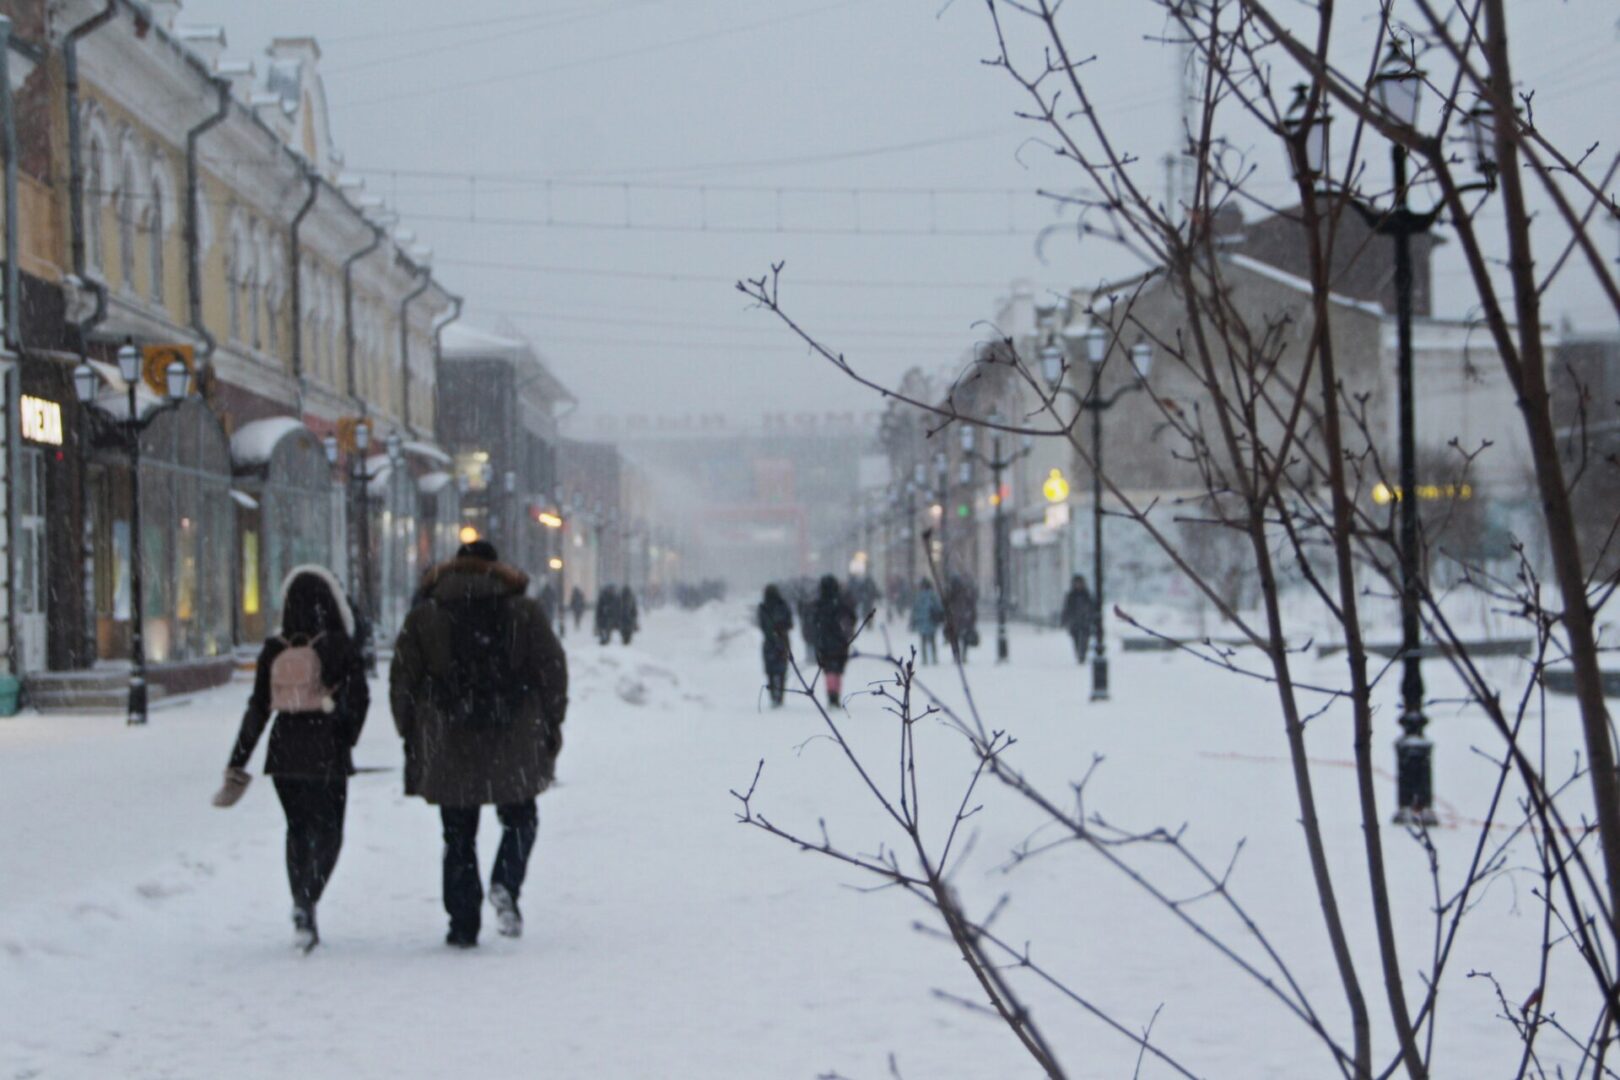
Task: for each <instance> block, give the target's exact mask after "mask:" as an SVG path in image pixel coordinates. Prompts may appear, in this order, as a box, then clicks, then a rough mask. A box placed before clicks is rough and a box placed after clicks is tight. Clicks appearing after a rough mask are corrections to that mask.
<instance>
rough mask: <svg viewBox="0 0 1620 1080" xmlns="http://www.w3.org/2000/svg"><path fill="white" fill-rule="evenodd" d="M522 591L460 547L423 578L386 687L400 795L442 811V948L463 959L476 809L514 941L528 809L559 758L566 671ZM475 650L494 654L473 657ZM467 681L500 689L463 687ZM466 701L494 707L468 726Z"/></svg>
mask: <svg viewBox="0 0 1620 1080" xmlns="http://www.w3.org/2000/svg"><path fill="white" fill-rule="evenodd" d="M528 583H529V579H528V575H527V574H525V573H524V572H523V571H522V570H519V569H518V568H516V567H513V566H509V565H507V564H506V563H502V562H500V561H499V559H498V558H497V555H496V552H495V548H494V546H493V545H491V544H490V543H488V542H487V541H483V540H479V541H475V542H473V543H470V544H463V545H462V547H461V549H460V550H459V551H458V552H457V553H456V557H455V558H454V559H451V560H450V561H449V562H446V563H442V564H440V565H438V566H435V567H433V568H432V569H430V570H428V571H427V573H426V574H424V575H423V577H422V585H421V589H420V590H419V593H418V596H419V598H420V602H419V603H418V604H416V606H415V607H413V608H412V609H411V612H410V614H409V615H408V616H407V617H406V619H405V626H404V628H403V629H402V630H401V631H400V634H399V639H398V640H397V641H396V642H395V645H394V661H393V664H392V666H391V668H390V670H389V675H388V681H389V698H390V701H391V704H392V705H393V711H394V726H395V727H396V728H398V730H399V734H400V737H401V738H402V739H404V740H405V747H406V758H407V761H406V793H407V794H414V795H420V796H421V797H422V798H423V799H425V800H426V801H427V802H429V803H431V804H434V805H436V806H438V807H439V815H440V818H441V820H442V822H443V826H444V845H445V846H444V907H445V911H446V912H448V913H449V915H450V933H449V935H448V936H447V937H446V939H445V940H446V942H447V943H448V944H451V945H456V946H460V947H464V948H465V947H470V946H472V945H475V944H477V941H478V930H479V925H480V918H479V915H480V908H481V907H482V904H483V888H482V886H481V884H480V881H479V873H478V856H477V848H476V838H477V835H478V817H479V808H480V807H482V806H485V805H493V806H494V807H495V808H496V815H497V817H498V818H499V820H500V823H501V843H500V849H499V851H498V852H497V854H496V858H495V867H494V871H493V872H492V874H491V875H490V891H489V897H490V902H491V904H493V905H494V907H495V911H496V915H497V917H498V922H499V927H500V931H501V933H502V934H504V935H506V936H508V937H517V936H518V935H519V934H520V933H521V932H522V925H523V920H522V916H521V915H520V914H519V912H518V907H517V899H518V893H519V891H520V890H521V889H522V887H523V879H524V876H525V873H526V871H527V866H528V858H529V852H530V850H531V849H532V848H533V846H534V841H535V836H536V834H537V833H538V831H539V813H538V810H537V809H536V807H535V798H536V797H537V796H538V795H539V794H540V793H541V792H543V791H545V790H546V788H547V787H549V786H550V784H551V781H552V777H553V775H554V768H555V764H556V759H557V753H558V751H559V750H561V749H562V723H563V718H564V715H565V714H566V712H567V709H568V661H567V658H566V656H565V655H564V653H563V649H562V646H561V644H559V643H558V641H557V638H556V635H555V634H554V633H553V632H552V630H551V626H550V624H549V622H548V620H547V618H546V614H545V611H544V610H543V609H542V608H541V606H540V604H539V603H538V602H537V601H535V600H533V599H531V598H529V597H527V596H525V590H526V589H527V587H528ZM492 627H493V628H495V629H494V630H493V631H492V632H488V633H486V634H485V637H484V638H480V632H485V631H489V628H492ZM470 640H489V641H491V642H497V644H492V645H491V646H489V648H487V649H484V650H483V654H482V655H479V654H475V655H473V656H471V657H469V655H468V652H467V649H468V645H467V642H468V641H470ZM493 650H498V654H495V653H494V652H493ZM473 669H476V670H473ZM490 672H498V673H500V674H498V675H490V674H489V673H490ZM469 678H472V679H474V680H478V681H484V680H489V679H498V680H499V681H500V683H502V684H503V685H500V686H498V687H491V686H488V685H479V682H478V681H475V682H474V683H473V685H471V686H470V687H469V685H468V679H469ZM470 700H477V701H484V700H490V701H491V703H492V705H493V707H492V708H490V709H482V708H480V709H474V710H472V713H471V714H469V710H468V709H467V708H466V706H467V703H468V702H469V701H470ZM480 712H489V713H492V714H498V715H479V713H480Z"/></svg>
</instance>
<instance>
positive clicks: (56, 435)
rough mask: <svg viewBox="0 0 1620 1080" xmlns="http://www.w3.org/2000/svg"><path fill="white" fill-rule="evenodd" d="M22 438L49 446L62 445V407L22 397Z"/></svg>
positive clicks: (39, 399)
mask: <svg viewBox="0 0 1620 1080" xmlns="http://www.w3.org/2000/svg"><path fill="white" fill-rule="evenodd" d="M20 405H21V410H20V411H21V412H22V437H23V438H25V439H27V440H28V441H29V442H37V443H45V444H46V445H48V446H61V445H62V406H60V405H58V404H57V403H56V402H54V401H46V400H45V399H44V398H37V397H29V396H28V395H27V394H24V395H23V396H22V399H21V402H20Z"/></svg>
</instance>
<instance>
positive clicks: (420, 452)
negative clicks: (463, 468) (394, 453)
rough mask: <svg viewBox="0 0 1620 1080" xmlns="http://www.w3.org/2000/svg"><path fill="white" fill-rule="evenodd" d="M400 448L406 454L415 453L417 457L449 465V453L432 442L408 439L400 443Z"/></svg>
mask: <svg viewBox="0 0 1620 1080" xmlns="http://www.w3.org/2000/svg"><path fill="white" fill-rule="evenodd" d="M400 449H401V450H403V451H404V452H405V453H407V454H415V455H416V456H417V457H419V458H423V459H425V460H427V461H431V462H434V463H435V464H438V465H449V464H450V463H451V461H450V455H449V454H447V453H445V452H444V451H443V450H440V449H439V448H438V447H437V446H434V445H433V444H432V443H428V442H421V441H419V440H416V439H410V440H407V441H406V442H404V443H402V444H401V445H400Z"/></svg>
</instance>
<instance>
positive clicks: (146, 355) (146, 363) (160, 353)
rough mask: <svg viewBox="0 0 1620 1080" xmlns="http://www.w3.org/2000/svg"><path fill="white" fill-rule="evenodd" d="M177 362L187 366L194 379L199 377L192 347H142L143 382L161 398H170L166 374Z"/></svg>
mask: <svg viewBox="0 0 1620 1080" xmlns="http://www.w3.org/2000/svg"><path fill="white" fill-rule="evenodd" d="M175 360H179V361H180V362H181V363H182V364H184V365H186V371H187V372H188V373H190V375H191V377H192V378H193V379H195V378H196V377H197V364H196V359H195V356H194V353H193V350H192V347H191V346H190V345H142V346H141V381H142V382H144V383H145V384H146V388H147V389H148V390H150V391H152V393H154V394H156V395H157V396H158V397H159V398H167V397H168V396H169V389H168V386H169V381H168V377H167V376H166V374H165V372H167V371H168V370H169V365H170V364H171V363H173V362H174V361H175Z"/></svg>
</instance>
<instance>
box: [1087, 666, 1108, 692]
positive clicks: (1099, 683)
mask: <svg viewBox="0 0 1620 1080" xmlns="http://www.w3.org/2000/svg"><path fill="white" fill-rule="evenodd" d="M1091 700H1092V701H1107V700H1108V661H1107V660H1105V659H1104V658H1102V657H1100V656H1099V657H1097V658H1096V659H1094V660H1092V662H1091Z"/></svg>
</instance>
